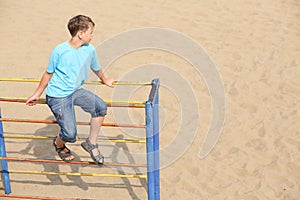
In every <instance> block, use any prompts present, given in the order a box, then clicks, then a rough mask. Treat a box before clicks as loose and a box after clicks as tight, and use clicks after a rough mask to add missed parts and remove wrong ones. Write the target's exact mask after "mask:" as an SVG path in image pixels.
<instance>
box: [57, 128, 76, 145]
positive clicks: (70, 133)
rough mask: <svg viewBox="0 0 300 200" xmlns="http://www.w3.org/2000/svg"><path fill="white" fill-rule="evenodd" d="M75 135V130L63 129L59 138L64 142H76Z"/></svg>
mask: <svg viewBox="0 0 300 200" xmlns="http://www.w3.org/2000/svg"><path fill="white" fill-rule="evenodd" d="M76 135H77V130H76V129H65V130H62V131H61V132H60V138H61V139H62V140H63V141H64V142H71V143H74V142H76Z"/></svg>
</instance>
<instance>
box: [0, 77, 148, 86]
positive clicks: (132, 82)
mask: <svg viewBox="0 0 300 200" xmlns="http://www.w3.org/2000/svg"><path fill="white" fill-rule="evenodd" d="M0 81H6V82H31V83H38V82H40V79H34V78H0ZM85 84H89V85H103V83H102V82H101V81H87V82H85ZM113 85H141V86H142V85H145V86H146V85H151V82H139V81H115V82H114V83H113Z"/></svg>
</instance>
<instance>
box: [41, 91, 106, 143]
mask: <svg viewBox="0 0 300 200" xmlns="http://www.w3.org/2000/svg"><path fill="white" fill-rule="evenodd" d="M46 102H47V104H48V106H49V107H50V109H51V111H52V113H53V114H54V116H55V118H56V121H57V122H58V124H59V126H60V133H59V136H60V138H61V139H62V140H63V141H65V142H76V135H77V129H76V117H75V109H74V106H79V107H81V108H82V109H83V110H84V111H85V112H88V113H90V114H91V117H99V116H104V115H106V112H107V106H106V103H105V102H104V101H103V100H102V99H101V98H100V97H98V96H97V95H95V94H93V93H92V92H90V91H88V90H85V89H79V90H76V91H75V92H73V93H72V94H71V95H69V96H67V97H50V96H46Z"/></svg>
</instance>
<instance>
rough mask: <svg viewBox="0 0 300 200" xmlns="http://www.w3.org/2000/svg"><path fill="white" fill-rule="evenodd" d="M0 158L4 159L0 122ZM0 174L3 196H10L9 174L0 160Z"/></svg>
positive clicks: (4, 162) (5, 165) (0, 124)
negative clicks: (0, 174)
mask: <svg viewBox="0 0 300 200" xmlns="http://www.w3.org/2000/svg"><path fill="white" fill-rule="evenodd" d="M0 118H2V115H1V108H0ZM0 156H1V157H6V149H5V143H4V136H3V126H2V121H0ZM0 163H1V166H0V167H1V172H2V182H3V186H4V190H5V194H10V193H11V189H10V179H9V173H8V166H7V161H6V160H1V162H0Z"/></svg>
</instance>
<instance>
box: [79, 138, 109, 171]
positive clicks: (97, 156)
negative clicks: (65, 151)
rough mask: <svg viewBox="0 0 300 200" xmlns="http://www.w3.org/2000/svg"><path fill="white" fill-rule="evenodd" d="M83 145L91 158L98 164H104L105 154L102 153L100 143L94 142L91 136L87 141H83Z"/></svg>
mask: <svg viewBox="0 0 300 200" xmlns="http://www.w3.org/2000/svg"><path fill="white" fill-rule="evenodd" d="M81 146H82V148H83V149H84V150H85V151H87V152H89V153H90V156H91V158H92V159H93V160H94V162H95V163H96V164H97V165H99V166H102V165H103V164H104V156H103V155H102V154H101V153H100V150H99V149H98V144H92V143H91V142H90V140H89V138H87V139H86V141H85V142H82V143H81Z"/></svg>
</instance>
